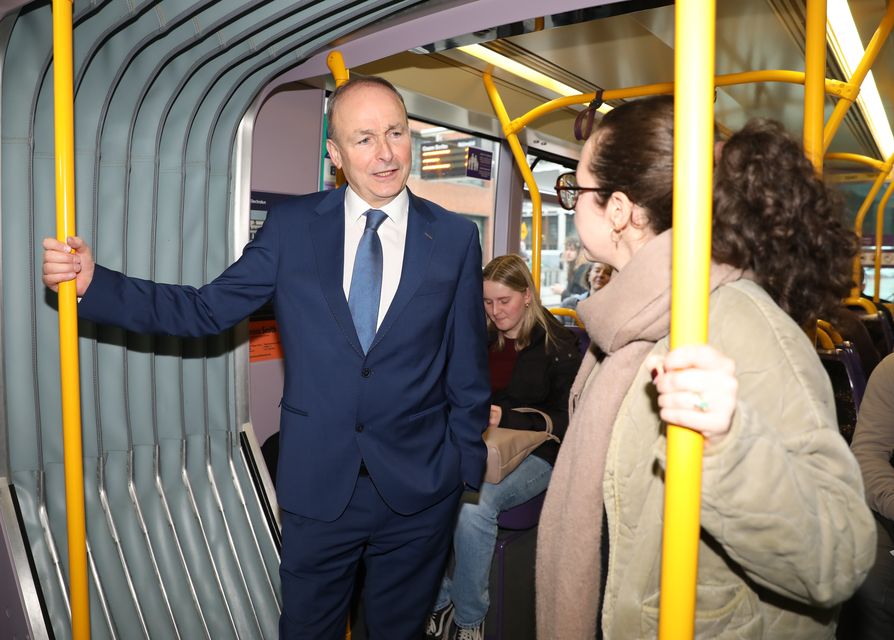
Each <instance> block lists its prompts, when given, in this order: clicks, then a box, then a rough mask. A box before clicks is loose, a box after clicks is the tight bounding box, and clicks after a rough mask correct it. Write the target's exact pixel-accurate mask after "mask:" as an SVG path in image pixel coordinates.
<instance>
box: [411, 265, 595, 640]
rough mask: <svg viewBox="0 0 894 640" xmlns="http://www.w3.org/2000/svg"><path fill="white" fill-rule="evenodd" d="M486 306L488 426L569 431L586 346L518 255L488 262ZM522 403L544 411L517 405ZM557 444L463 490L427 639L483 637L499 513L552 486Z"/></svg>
mask: <svg viewBox="0 0 894 640" xmlns="http://www.w3.org/2000/svg"><path fill="white" fill-rule="evenodd" d="M484 309H485V312H486V313H487V320H488V322H487V324H488V329H489V331H490V350H489V352H488V358H489V364H490V379H491V389H492V392H493V393H492V396H491V402H492V405H491V417H490V425H489V426H500V427H508V428H511V429H535V430H538V431H543V430H545V428H546V421H545V417H546V416H548V417H549V418H550V419H551V420H552V425H553V433H554V434H555V435H556V436H558V437H559V439H561V438H563V437H564V436H565V428H566V427H567V425H568V391H569V389H570V388H571V383H572V382H573V381H574V376H575V374H576V373H577V368H578V365H579V364H580V352H579V351H578V347H577V344H576V342H577V340H576V338H575V337H574V336H573V335H572V334H571V332H569V331H568V330H567V329H565V328H564V327H562V326H561V325H560V324H559V323H558V321H557V320H555V319H554V318H553V317H552V315H551V314H550V313H549V312H548V311H547V310H546V309H545V308H543V306H542V305H541V304H540V299H539V296H538V294H537V288H536V287H535V286H534V281H533V280H532V278H531V272H530V271H528V267H527V266H526V265H525V263H524V261H523V260H522V259H521V258H520V257H519V256H516V255H506V256H501V257H498V258H494V259H493V260H491V261H490V263H488V265H487V266H486V267H485V268H484ZM522 407H527V408H530V409H536V410H537V411H536V412H525V413H521V412H518V411H514V409H517V408H522ZM558 449H559V444H558V443H556V442H553V441H547V442H545V443H544V444H542V445H541V446H539V447H538V448H537V449H535V450H534V451H533V452H532V453H531V455H529V456H528V457H527V458H525V459H524V460H523V461H522V462H521V464H519V466H518V467H516V468H515V470H514V471H512V472H511V473H510V474H509V475H507V476H506V477H505V478H503V480H502V482H500V483H499V484H491V483H489V482H483V483H482V485H481V490H480V491H479V492H478V493H471V492H467V493H466V494H465V495H464V496H463V503H462V506H461V507H460V512H459V517H458V520H457V524H456V531H455V533H454V538H453V551H454V557H455V568H454V570H453V576H452V578H451V577H449V576H446V575H445V576H444V580H443V582H442V584H441V590H440V592H439V593H438V599H437V600H436V601H435V611H434V612H433V613H432V616H431V619H430V621H429V627H428V629H427V636H426V637H427V638H430V639H433V638H438V639H439V640H440V639H441V638H450V639H451V640H452V639H454V638H456V639H458V640H476V639H482V638H484V618H485V616H486V615H487V609H488V605H489V597H488V592H487V589H488V578H489V576H490V567H491V560H492V558H493V555H494V546H495V544H496V541H497V516H498V515H499V514H500V512H501V511H505V510H506V509H509V508H511V507H515V506H517V505H520V504H522V503H523V502H526V501H528V500H530V499H531V498H533V497H534V496H536V495H538V494H540V493H542V492H543V491H544V490H545V489H546V486H547V483H548V482H549V478H550V474H551V473H552V466H553V463H554V462H555V460H556V454H557V453H558ZM451 620H452V621H453V625H452V627H451ZM448 634H449V635H448Z"/></svg>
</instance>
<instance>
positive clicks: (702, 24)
mask: <svg viewBox="0 0 894 640" xmlns="http://www.w3.org/2000/svg"><path fill="white" fill-rule="evenodd" d="M715 13H716V6H715V3H714V1H713V0H678V1H677V3H676V27H675V36H674V42H675V45H674V82H675V85H676V91H675V94H674V221H673V228H674V246H673V256H674V257H673V276H672V284H671V286H672V289H671V291H672V294H673V297H672V301H671V333H670V341H671V348H676V347H680V346H683V345H687V344H702V343H704V342H705V341H706V340H707V337H708V293H709V284H708V283H709V275H710V265H711V210H712V185H711V183H712V174H713V164H714V24H715ZM703 450H704V439H703V437H702V436H701V434H699V433H697V432H695V431H692V430H690V429H684V428H681V427H678V426H675V425H668V428H667V470H666V473H665V493H664V532H663V536H662V551H661V601H660V608H659V621H658V637H659V639H660V640H671V639H678V638H692V637H693V632H694V624H695V622H694V621H695V589H696V578H697V574H698V543H699V523H700V517H699V516H700V510H701V480H702V453H703Z"/></svg>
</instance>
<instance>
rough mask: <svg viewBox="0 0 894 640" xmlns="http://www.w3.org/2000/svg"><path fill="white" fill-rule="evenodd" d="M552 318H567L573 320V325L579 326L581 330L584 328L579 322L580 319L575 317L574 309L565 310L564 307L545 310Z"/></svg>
mask: <svg viewBox="0 0 894 640" xmlns="http://www.w3.org/2000/svg"><path fill="white" fill-rule="evenodd" d="M547 311H549V312H550V313H551V314H553V315H554V316H567V317H569V318H574V324H576V325H577V326H579V327H580V328H581V329H583V328H584V323H583V322H581V321H580V318H578V317H577V311H575V310H574V309H566V308H565V307H552V308H550V309H547Z"/></svg>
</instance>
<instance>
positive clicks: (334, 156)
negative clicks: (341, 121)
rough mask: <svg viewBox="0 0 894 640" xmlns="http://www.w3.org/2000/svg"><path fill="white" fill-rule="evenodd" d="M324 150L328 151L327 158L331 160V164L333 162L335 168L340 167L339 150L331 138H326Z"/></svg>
mask: <svg viewBox="0 0 894 640" xmlns="http://www.w3.org/2000/svg"><path fill="white" fill-rule="evenodd" d="M326 151H328V152H329V158H330V159H331V160H332V164H334V165H335V167H336V168H337V169H341V151H339V150H338V145H337V144H335V142H334V141H333V140H332V138H326Z"/></svg>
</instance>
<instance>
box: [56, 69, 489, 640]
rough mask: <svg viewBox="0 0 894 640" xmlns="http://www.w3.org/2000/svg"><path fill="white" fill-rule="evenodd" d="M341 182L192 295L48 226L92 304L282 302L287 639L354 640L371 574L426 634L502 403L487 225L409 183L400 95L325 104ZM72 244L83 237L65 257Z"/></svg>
mask: <svg viewBox="0 0 894 640" xmlns="http://www.w3.org/2000/svg"><path fill="white" fill-rule="evenodd" d="M328 121H329V123H330V136H329V140H327V143H326V144H327V148H328V151H329V154H330V156H331V157H332V160H333V162H334V163H335V165H336V166H337V167H339V168H340V169H342V170H343V171H344V174H345V177H346V178H347V183H348V186H347V187H346V188H341V189H338V190H335V191H329V192H321V193H315V194H311V195H306V196H300V197H297V198H294V199H291V200H289V201H287V202H285V203H283V204H282V205H280V206H278V207H275V208H274V209H273V210H271V212H270V214H269V216H268V218H267V221H266V223H265V224H264V226H263V228H262V229H261V230H260V231H259V232H258V233H257V235H256V237H255V239H254V240H253V241H252V242H251V243H250V244H249V245H247V246H246V247H245V250H244V252H243V254H242V257H240V258H239V260H237V261H236V262H235V263H234V264H233V265H231V266H230V267H229V268H228V269H227V270H226V271H224V272H223V273H222V274H221V275H220V276H218V277H217V278H216V279H215V280H214V281H213V282H211V283H210V284H207V285H205V286H203V287H202V288H200V289H195V288H193V287H188V286H178V285H167V284H157V283H154V282H150V281H146V280H140V279H136V278H129V277H127V276H125V275H123V274H121V273H117V272H114V271H111V270H109V269H105V268H103V267H102V266H100V265H97V264H95V263H94V261H93V257H92V253H91V250H90V247H89V246H87V245H86V244H85V243H84V242H83V241H82V240H81V239H80V238H69V239H68V242H67V244H63V243H61V242H59V241H57V240H55V239H52V238H47V239H45V240H44V243H43V245H44V249H45V252H44V282H45V284H46V285H47V286H49V287H50V288H53V289H57V288H58V283H59V282H62V281H64V280H71V279H73V278H76V280H77V291H78V295H79V296H82V298H81V301H80V304H79V306H78V312H79V315H80V317H82V318H85V319H88V320H92V321H94V322H100V323H107V324H114V325H117V326H120V327H124V328H125V329H128V330H130V331H137V332H143V333H163V334H170V335H178V336H198V335H208V334H214V333H218V332H221V331H223V330H225V329H227V328H228V327H231V326H233V325H234V324H236V323H237V322H239V321H240V320H242V319H243V318H245V317H246V316H247V315H249V314H250V313H251V312H252V311H254V310H255V309H257V308H258V307H260V306H261V305H262V304H263V303H265V302H266V301H268V300H270V299H272V300H273V305H274V309H275V311H276V317H277V318H278V319H279V330H280V335H281V340H282V345H283V351H284V353H285V384H284V390H283V398H282V418H281V424H280V457H279V460H280V463H279V465H278V472H277V497H278V500H279V504H280V507H281V508H282V510H283V513H282V516H283V518H282V519H283V549H282V560H281V566H280V575H281V578H282V590H283V612H282V615H281V617H280V636H281V637H282V638H301V639H307V640H325V639H329V638H331V639H332V640H335V639H337V638H338V639H340V638H343V637H344V632H345V623H346V618H347V608H348V603H349V600H350V596H351V591H352V589H353V586H354V576H355V573H356V569H357V567H358V564H359V563H360V562H361V561H362V562H363V563H364V565H365V568H366V584H365V589H364V601H365V609H366V614H367V625H368V628H369V631H370V636H371V637H372V638H374V639H378V638H405V639H408V640H409V639H411V638H420V637H422V634H423V623H424V621H425V619H426V617H427V615H428V613H429V612H430V610H431V607H432V604H433V601H434V597H435V592H436V590H437V586H438V583H439V580H440V577H441V575H442V571H443V567H444V564H445V562H446V557H447V552H448V549H449V544H450V535H451V531H452V530H453V519H454V517H455V515H456V510H457V505H458V501H459V497H460V494H461V493H462V488H463V486H464V485H468V486H470V487H473V488H474V487H477V486H478V484H479V482H480V480H481V477H482V473H483V467H484V460H485V456H486V452H485V448H484V445H483V442H482V438H481V434H482V431H483V430H484V428H485V426H486V425H487V421H488V412H489V396H490V388H489V379H488V372H487V354H486V336H485V320H484V305H483V302H482V283H481V249H480V246H479V240H478V232H477V229H476V227H475V225H474V224H472V223H471V222H469V221H466V220H464V219H463V218H461V217H460V216H458V215H455V214H452V213H449V212H447V211H446V210H444V209H443V208H441V207H439V206H437V205H436V204H434V203H432V202H429V201H426V200H423V199H421V198H418V197H416V196H414V195H413V194H412V193H410V192H409V191H408V190H407V188H406V182H407V177H408V175H409V172H410V164H411V147H412V143H411V137H410V130H409V125H408V122H407V114H406V109H405V107H404V104H403V99H402V98H401V96H400V94H399V93H398V92H397V91H396V90H395V89H394V87H393V86H391V85H390V84H389V83H388V82H386V81H384V80H381V79H378V78H356V79H352V80H350V81H349V82H348V83H346V84H344V85H343V86H342V87H340V88H339V89H337V90H336V91H335V92H334V93H333V94H332V96H331V97H330V101H329V111H328ZM71 250H74V252H73V253H72V251H71Z"/></svg>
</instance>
